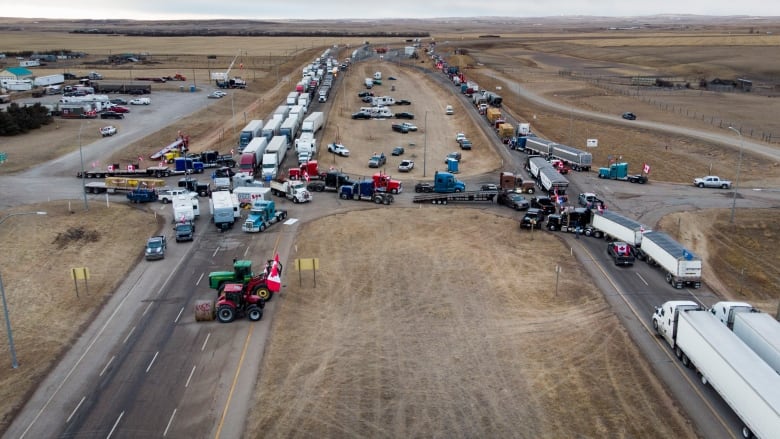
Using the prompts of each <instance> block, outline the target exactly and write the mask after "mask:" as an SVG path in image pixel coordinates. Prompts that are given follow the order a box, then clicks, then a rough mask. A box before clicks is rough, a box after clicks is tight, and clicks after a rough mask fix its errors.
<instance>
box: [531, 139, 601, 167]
mask: <svg viewBox="0 0 780 439" xmlns="http://www.w3.org/2000/svg"><path fill="white" fill-rule="evenodd" d="M527 144H528V141H527V140H526V145H527ZM550 158H555V159H558V160H562V161H563V162H564V163H566V164H567V165H569V166H570V167H571V168H572V169H573V170H575V171H589V170H590V167H591V166H592V165H593V155H592V154H591V153H589V152H586V151H582V150H579V149H577V148H574V147H571V146H568V145H561V144H559V143H553V144H551V145H550Z"/></svg>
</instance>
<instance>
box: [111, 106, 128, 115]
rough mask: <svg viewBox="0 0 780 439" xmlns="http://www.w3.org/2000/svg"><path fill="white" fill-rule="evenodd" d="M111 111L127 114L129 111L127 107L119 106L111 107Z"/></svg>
mask: <svg viewBox="0 0 780 439" xmlns="http://www.w3.org/2000/svg"><path fill="white" fill-rule="evenodd" d="M111 111H113V112H114V113H129V112H130V109H129V108H127V107H123V106H121V105H112V106H111Z"/></svg>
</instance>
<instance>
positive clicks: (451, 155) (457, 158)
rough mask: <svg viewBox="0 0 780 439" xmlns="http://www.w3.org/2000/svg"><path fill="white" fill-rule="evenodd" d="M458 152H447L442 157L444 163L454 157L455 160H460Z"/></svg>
mask: <svg viewBox="0 0 780 439" xmlns="http://www.w3.org/2000/svg"><path fill="white" fill-rule="evenodd" d="M460 157H461V155H460V153H459V152H457V151H454V152H451V153H449V154H447V157H444V163H445V164H446V163H447V161H448V160H449V159H455V160H457V161H460Z"/></svg>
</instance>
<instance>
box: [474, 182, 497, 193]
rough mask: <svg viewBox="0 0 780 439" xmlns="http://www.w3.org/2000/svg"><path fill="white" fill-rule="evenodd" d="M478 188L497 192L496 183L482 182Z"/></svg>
mask: <svg viewBox="0 0 780 439" xmlns="http://www.w3.org/2000/svg"><path fill="white" fill-rule="evenodd" d="M479 190H481V191H482V192H498V185H496V184H495V183H487V184H483V185H482V186H481V187H480V188H479Z"/></svg>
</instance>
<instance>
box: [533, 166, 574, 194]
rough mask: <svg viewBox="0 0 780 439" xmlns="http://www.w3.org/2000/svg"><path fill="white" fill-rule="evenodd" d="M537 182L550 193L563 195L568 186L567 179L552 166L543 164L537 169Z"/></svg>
mask: <svg viewBox="0 0 780 439" xmlns="http://www.w3.org/2000/svg"><path fill="white" fill-rule="evenodd" d="M539 183H540V184H541V185H542V188H543V189H544V190H545V191H547V192H548V193H550V194H552V193H557V194H558V195H564V194H565V193H566V189H567V188H568V187H569V180H567V179H566V177H564V176H563V175H561V173H560V172H558V170H557V169H555V168H553V167H552V166H545V167H543V168H540V169H539Z"/></svg>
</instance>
